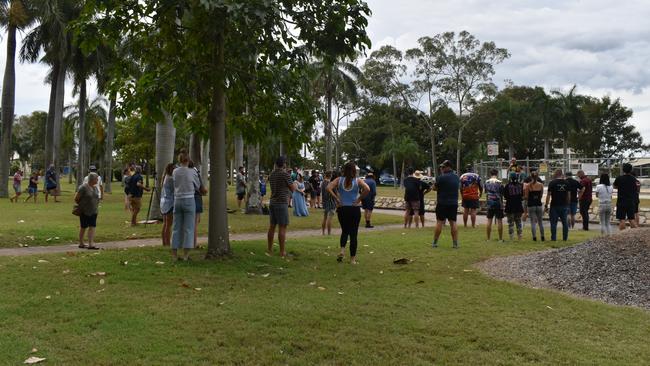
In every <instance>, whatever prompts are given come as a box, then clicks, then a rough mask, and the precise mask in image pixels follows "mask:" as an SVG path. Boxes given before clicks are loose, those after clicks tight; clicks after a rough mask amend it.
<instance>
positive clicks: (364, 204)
mask: <svg viewBox="0 0 650 366" xmlns="http://www.w3.org/2000/svg"><path fill="white" fill-rule="evenodd" d="M364 181H365V182H366V184H367V185H368V188H370V192H368V195H367V196H366V197H364V199H363V200H362V201H361V208H363V216H364V218H365V219H366V227H367V228H369V229H372V228H373V227H374V226H372V224H371V223H370V219H371V218H372V210H373V209H374V208H375V197H376V196H377V182H375V175H374V174H373V173H372V172H368V174H366V179H365V180H364Z"/></svg>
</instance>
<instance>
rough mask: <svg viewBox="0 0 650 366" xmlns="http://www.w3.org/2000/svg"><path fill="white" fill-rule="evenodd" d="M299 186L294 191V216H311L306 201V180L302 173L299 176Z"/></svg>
mask: <svg viewBox="0 0 650 366" xmlns="http://www.w3.org/2000/svg"><path fill="white" fill-rule="evenodd" d="M297 183H298V187H297V188H296V190H295V191H293V194H292V196H293V215H294V216H309V210H307V203H306V201H305V180H304V179H303V178H302V174H298V178H297Z"/></svg>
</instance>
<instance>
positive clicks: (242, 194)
mask: <svg viewBox="0 0 650 366" xmlns="http://www.w3.org/2000/svg"><path fill="white" fill-rule="evenodd" d="M244 196H246V192H244V193H237V199H238V200H240V201H241V200H243V199H244Z"/></svg>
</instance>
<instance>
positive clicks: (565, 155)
mask: <svg viewBox="0 0 650 366" xmlns="http://www.w3.org/2000/svg"><path fill="white" fill-rule="evenodd" d="M568 150H569V148H568V145H567V140H566V136H565V135H564V134H563V135H562V155H563V158H564V172H565V173H566V172H567V171H569V170H570V165H571V162H569V161H568V160H567V159H568V158H569V152H568Z"/></svg>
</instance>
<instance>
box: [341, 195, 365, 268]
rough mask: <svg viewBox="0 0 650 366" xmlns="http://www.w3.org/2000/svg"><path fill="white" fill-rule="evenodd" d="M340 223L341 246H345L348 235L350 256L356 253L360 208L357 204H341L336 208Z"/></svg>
mask: <svg viewBox="0 0 650 366" xmlns="http://www.w3.org/2000/svg"><path fill="white" fill-rule="evenodd" d="M336 212H337V216H338V218H339V223H340V224H341V248H345V244H347V242H348V236H350V256H352V257H354V256H356V255H357V234H358V233H359V222H360V221H361V208H360V207H358V206H341V207H339V208H338V209H337V210H336Z"/></svg>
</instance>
